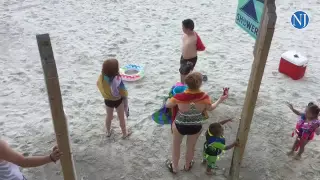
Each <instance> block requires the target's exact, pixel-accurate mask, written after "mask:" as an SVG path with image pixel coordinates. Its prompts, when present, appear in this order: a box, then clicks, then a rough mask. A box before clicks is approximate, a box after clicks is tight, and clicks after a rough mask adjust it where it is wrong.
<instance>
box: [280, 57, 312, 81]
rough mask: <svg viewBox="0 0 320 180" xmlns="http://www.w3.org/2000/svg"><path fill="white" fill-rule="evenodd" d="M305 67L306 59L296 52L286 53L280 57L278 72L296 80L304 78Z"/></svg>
mask: <svg viewBox="0 0 320 180" xmlns="http://www.w3.org/2000/svg"><path fill="white" fill-rule="evenodd" d="M307 65H308V59H307V58H306V57H304V56H302V55H301V54H300V53H298V52H296V51H287V52H285V53H283V54H282V55H281V59H280V64H279V72H280V73H283V74H285V75H287V76H289V77H291V78H292V79H293V80H298V79H301V78H302V77H303V76H304V74H305V72H306V69H307Z"/></svg>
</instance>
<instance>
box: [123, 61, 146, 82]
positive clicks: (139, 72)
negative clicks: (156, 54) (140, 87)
mask: <svg viewBox="0 0 320 180" xmlns="http://www.w3.org/2000/svg"><path fill="white" fill-rule="evenodd" d="M120 75H121V78H122V79H123V80H124V81H137V80H139V79H141V78H143V77H144V70H143V67H142V66H139V65H135V64H128V65H126V66H124V67H121V68H120Z"/></svg>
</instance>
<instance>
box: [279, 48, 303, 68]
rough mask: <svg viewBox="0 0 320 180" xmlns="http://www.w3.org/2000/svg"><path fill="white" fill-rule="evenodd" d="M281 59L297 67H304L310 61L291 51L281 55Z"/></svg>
mask: <svg viewBox="0 0 320 180" xmlns="http://www.w3.org/2000/svg"><path fill="white" fill-rule="evenodd" d="M281 57H282V58H283V59H285V60H287V61H289V62H291V63H292V64H294V65H296V66H304V65H306V64H307V63H308V59H307V58H306V57H304V56H302V55H301V53H299V52H297V51H294V50H290V51H287V52H285V53H283V54H282V55H281Z"/></svg>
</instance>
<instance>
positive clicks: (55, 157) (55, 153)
mask: <svg viewBox="0 0 320 180" xmlns="http://www.w3.org/2000/svg"><path fill="white" fill-rule="evenodd" d="M61 156H62V152H61V151H60V150H59V148H58V146H54V147H53V149H52V153H51V154H50V158H51V160H52V161H53V162H56V161H58V160H59V159H60V157H61Z"/></svg>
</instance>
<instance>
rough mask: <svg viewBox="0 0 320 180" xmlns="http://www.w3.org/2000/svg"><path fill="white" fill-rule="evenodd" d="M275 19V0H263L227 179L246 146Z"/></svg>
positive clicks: (234, 174)
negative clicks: (262, 11) (235, 145)
mask: <svg viewBox="0 0 320 180" xmlns="http://www.w3.org/2000/svg"><path fill="white" fill-rule="evenodd" d="M276 20H277V14H276V5H275V0H265V2H264V13H263V17H262V21H261V24H260V30H259V35H258V39H257V41H256V44H255V49H254V61H253V63H252V68H251V74H250V80H249V83H248V87H247V93H246V98H245V101H244V105H243V109H242V113H241V121H240V125H239V129H238V134H237V140H238V142H239V144H240V146H239V147H236V148H235V149H234V151H233V156H232V161H231V167H230V171H229V180H238V179H239V173H240V165H241V160H242V158H243V153H244V150H245V147H246V143H247V139H248V134H249V130H250V125H251V121H252V117H253V112H254V108H255V105H256V100H257V97H258V93H259V89H260V84H261V79H262V76H263V72H264V68H265V65H266V61H267V58H268V53H269V49H270V45H271V41H272V37H273V33H274V28H275V24H276Z"/></svg>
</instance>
